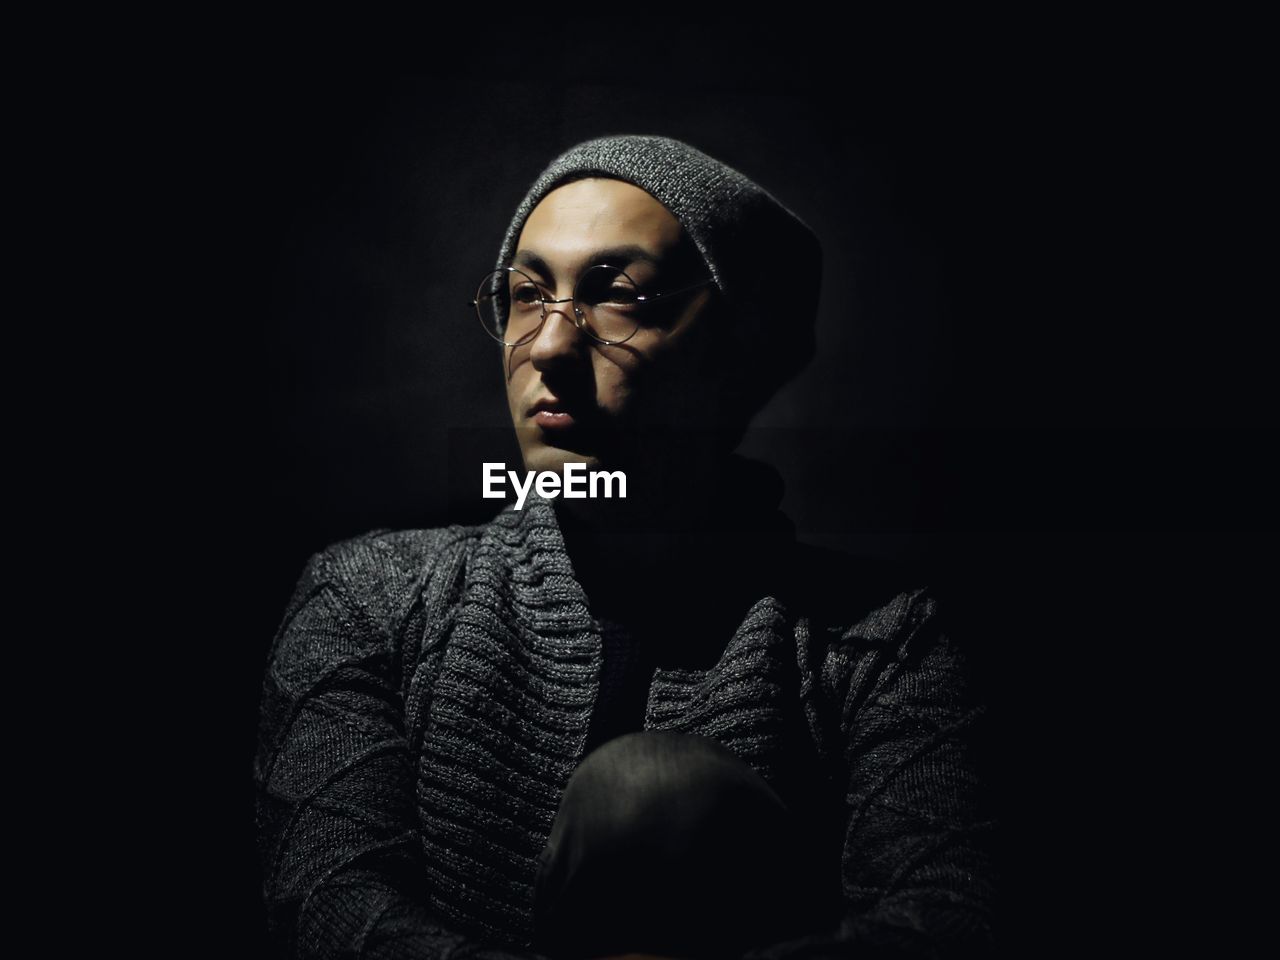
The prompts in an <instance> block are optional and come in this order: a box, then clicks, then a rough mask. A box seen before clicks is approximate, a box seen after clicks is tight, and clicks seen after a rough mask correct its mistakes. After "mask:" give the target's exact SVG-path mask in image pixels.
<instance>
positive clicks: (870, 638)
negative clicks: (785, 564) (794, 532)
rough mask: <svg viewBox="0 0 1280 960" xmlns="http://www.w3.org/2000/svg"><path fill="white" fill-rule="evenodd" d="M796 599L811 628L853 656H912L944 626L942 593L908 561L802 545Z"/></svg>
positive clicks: (795, 557)
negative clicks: (885, 652) (874, 652)
mask: <svg viewBox="0 0 1280 960" xmlns="http://www.w3.org/2000/svg"><path fill="white" fill-rule="evenodd" d="M791 571H792V574H793V584H794V586H793V587H792V590H793V593H792V595H793V597H794V599H795V601H796V602H797V604H798V609H799V612H800V613H802V614H803V615H805V616H807V617H808V618H809V621H810V628H811V629H812V630H814V631H815V634H816V635H820V636H821V637H822V639H823V640H824V641H825V644H826V645H827V646H829V647H835V648H841V649H844V650H846V651H847V652H849V653H854V652H856V651H857V650H858V649H863V650H869V649H877V648H878V649H885V648H890V649H894V650H895V651H897V653H898V654H899V655H900V656H906V655H907V654H908V652H909V648H910V647H912V646H917V647H918V646H920V645H921V643H922V641H921V640H920V639H918V638H921V637H923V636H924V635H926V634H928V633H931V632H934V631H930V630H926V629H925V628H926V627H929V626H938V625H940V623H941V620H940V611H939V607H938V594H937V591H936V589H935V588H934V586H933V584H931V583H930V582H929V581H928V577H927V575H926V574H925V573H924V571H923V570H922V569H921V568H920V567H919V566H918V565H916V564H913V563H912V562H910V561H905V560H895V559H885V558H879V557H876V558H872V557H860V556H855V555H853V554H849V553H845V552H844V551H841V550H835V549H832V548H829V547H820V546H815V545H813V544H807V543H802V542H798V541H797V542H796V543H795V545H794V550H793V553H792V558H791Z"/></svg>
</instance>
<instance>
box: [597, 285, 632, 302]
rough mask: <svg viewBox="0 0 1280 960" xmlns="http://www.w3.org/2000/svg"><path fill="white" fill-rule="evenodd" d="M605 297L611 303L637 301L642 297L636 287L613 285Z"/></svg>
mask: <svg viewBox="0 0 1280 960" xmlns="http://www.w3.org/2000/svg"><path fill="white" fill-rule="evenodd" d="M605 299H606V300H608V301H609V302H610V303H635V302H636V301H637V300H638V299H640V294H639V291H638V290H636V288H635V287H631V286H613V287H610V288H609V290H608V292H607V293H606V295H605Z"/></svg>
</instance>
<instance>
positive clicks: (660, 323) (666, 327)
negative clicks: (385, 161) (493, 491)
mask: <svg viewBox="0 0 1280 960" xmlns="http://www.w3.org/2000/svg"><path fill="white" fill-rule="evenodd" d="M600 263H606V264H609V265H611V266H614V267H620V268H621V269H622V270H625V271H626V274H627V276H629V277H630V278H631V280H632V281H634V283H635V286H636V287H637V288H638V291H639V293H641V294H657V293H667V292H669V291H673V290H677V289H679V288H684V287H688V286H689V285H691V284H694V283H696V282H697V281H699V280H703V279H706V278H707V277H708V272H707V269H706V265H705V264H704V263H703V262H702V260H701V258H700V257H699V256H698V253H697V250H696V248H695V247H694V245H693V244H692V242H691V241H690V240H689V239H688V237H687V235H685V233H684V231H683V228H682V227H681V225H680V222H679V221H678V220H677V219H676V218H675V217H674V216H673V215H672V214H671V212H670V211H668V210H667V209H666V208H665V207H664V206H662V204H660V203H659V202H658V201H657V200H655V199H654V198H653V197H652V196H650V195H649V194H648V193H646V192H645V191H643V190H641V189H640V188H639V187H636V186H634V185H632V184H629V183H624V182H622V181H620V180H611V179H605V178H593V179H587V180H576V181H574V182H572V183H568V184H565V185H564V186H561V187H558V188H556V189H555V190H553V191H551V192H550V193H548V194H547V195H546V197H544V198H543V199H542V201H541V202H540V203H539V204H538V205H537V206H536V207H534V209H533V211H532V213H531V214H530V215H529V218H528V220H527V221H526V222H525V224H524V229H523V230H522V231H521V233H520V237H519V240H518V242H517V246H516V253H515V256H514V258H513V261H512V265H513V266H515V267H518V268H519V269H520V270H521V271H522V272H523V273H524V274H527V275H528V276H529V277H530V278H532V279H533V281H534V282H535V283H536V284H537V285H538V286H539V287H541V288H542V293H543V296H544V297H545V298H546V299H548V300H550V299H562V298H564V299H567V298H569V297H572V296H573V295H574V290H575V285H576V284H577V282H578V279H579V278H580V277H581V275H582V274H583V273H584V272H585V271H587V270H588V269H590V268H591V267H592V266H594V265H596V264H600ZM598 276H599V273H593V274H592V277H591V279H595V278H596V277H598ZM620 282H621V283H625V280H622V281H620ZM713 289H714V288H713V287H711V286H709V285H706V286H700V287H697V288H696V289H693V290H690V291H688V292H685V293H680V294H677V295H675V296H672V297H670V298H669V299H666V298H660V301H659V303H657V304H654V305H652V306H645V307H643V309H642V310H641V311H640V312H639V313H638V314H637V316H638V327H637V328H636V330H635V332H634V334H633V335H631V336H630V338H629V339H627V340H626V342H624V343H620V344H602V343H599V342H597V341H595V340H593V339H592V338H591V337H590V336H588V335H587V333H586V332H585V331H583V330H582V329H580V328H579V327H578V326H577V325H576V324H575V322H574V319H575V317H574V304H572V303H570V302H565V303H560V304H549V305H548V306H547V307H546V310H547V317H546V320H545V321H544V322H543V323H542V327H541V329H539V330H538V332H537V334H536V336H534V337H533V338H532V339H531V340H529V341H528V342H525V343H522V344H520V345H519V346H515V347H504V348H503V363H504V369H505V372H506V374H507V401H508V404H509V406H510V409H511V419H512V422H513V423H514V425H515V428H516V433H517V435H518V437H519V441H520V450H521V453H522V455H523V457H524V462H525V467H526V469H529V470H553V471H556V472H559V471H560V468H561V466H562V465H563V464H564V463H566V462H576V463H585V464H586V465H587V469H589V470H590V469H596V468H609V469H616V468H626V467H628V466H631V465H633V464H634V463H635V462H636V458H637V457H638V456H639V455H640V453H639V451H640V450H641V439H642V438H643V442H644V447H643V449H645V450H646V451H647V452H648V453H649V454H652V453H654V452H657V453H659V454H661V452H662V450H663V449H665V438H672V439H674V438H675V437H676V436H678V435H682V434H683V435H685V436H688V435H689V434H691V433H694V432H696V431H698V430H700V429H702V428H705V427H707V426H709V425H711V424H712V423H713V422H714V420H715V418H716V416H717V414H718V411H719V402H720V386H721V383H722V381H723V378H724V371H723V370H722V369H721V365H720V363H718V361H719V359H720V354H719V353H718V352H717V350H716V343H715V337H714V336H713V333H714V331H713V330H712V328H711V323H710V321H711V319H712V317H711V306H712V304H711V300H712V296H713ZM540 407H541V409H539V408H540ZM655 441H656V443H657V446H656V447H655V446H654V443H655Z"/></svg>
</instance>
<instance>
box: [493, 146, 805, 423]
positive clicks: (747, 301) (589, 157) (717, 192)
mask: <svg viewBox="0 0 1280 960" xmlns="http://www.w3.org/2000/svg"><path fill="white" fill-rule="evenodd" d="M592 176H603V177H612V178H614V179H617V180H625V181H626V182H628V183H632V184H634V185H636V186H637V187H639V188H640V189H642V190H644V191H645V192H646V193H648V194H649V195H650V196H652V197H653V198H654V199H656V200H657V201H658V202H659V203H661V204H662V205H663V206H664V207H666V208H667V209H668V210H670V211H671V213H672V214H673V215H674V216H675V218H676V219H677V220H679V221H680V223H681V225H682V226H683V227H684V230H685V232H686V233H687V234H688V235H689V237H690V238H691V239H692V240H693V242H694V244H695V245H696V246H697V248H698V251H699V252H700V253H701V254H702V259H703V260H704V261H706V264H707V268H708V270H709V271H710V273H711V277H712V278H713V279H714V280H715V282H716V286H717V287H718V288H719V290H720V292H721V293H722V294H723V295H724V299H725V301H726V302H727V304H728V305H729V314H730V318H731V324H732V327H733V330H734V333H735V334H736V339H737V341H738V345H739V349H740V350H741V353H742V356H741V357H740V359H742V360H746V361H747V367H748V368H749V372H747V373H746V376H744V378H743V380H744V382H743V385H742V390H743V393H744V396H745V398H746V401H747V404H748V407H749V413H754V412H755V410H756V409H758V408H759V407H760V406H762V405H763V404H764V402H765V401H767V400H768V398H769V397H770V396H771V395H772V394H773V392H774V391H775V390H776V389H777V388H778V387H779V386H781V385H782V384H783V383H785V382H786V381H787V380H788V379H790V378H791V377H792V376H794V375H795V374H796V373H797V372H799V371H800V370H801V369H802V368H803V367H804V365H805V364H806V363H808V362H809V359H810V358H811V357H812V356H813V348H814V336H813V328H814V319H815V317H816V314H817V308H818V294H819V288H820V286H821V282H822V247H821V245H820V244H819V242H818V238H817V236H815V235H814V232H813V231H812V230H811V229H810V228H809V227H808V226H807V225H806V224H805V223H804V221H802V220H801V219H800V218H799V217H797V216H796V215H795V214H794V213H792V212H791V211H790V210H788V209H787V208H786V207H784V206H783V205H782V204H781V203H779V202H778V200H777V199H775V198H774V197H773V196H772V195H771V194H769V193H768V192H767V191H766V190H764V188H762V187H760V186H759V185H758V184H756V183H754V182H752V181H751V180H750V179H748V178H747V177H745V176H744V175H743V174H741V173H739V172H738V171H737V170H735V169H733V168H732V167H730V166H728V165H726V164H724V163H721V162H720V161H719V160H716V159H715V158H713V157H709V156H707V155H706V154H705V153H703V152H702V151H700V150H697V149H695V148H693V147H691V146H689V145H688V144H687V143H682V142H681V141H679V140H673V139H671V138H669V137H658V136H639V135H619V136H607V137H598V138H596V139H594V140H588V141H585V142H584V143H579V144H578V145H577V146H574V147H570V148H569V149H568V150H566V151H565V152H564V153H562V154H561V155H560V156H559V157H557V158H556V159H555V160H553V161H552V162H551V165H550V166H548V167H547V168H546V170H544V171H543V172H542V173H541V175H539V177H538V179H537V180H535V181H534V184H533V186H532V187H530V188H529V192H528V193H527V194H526V195H525V197H524V199H523V200H522V201H521V202H520V206H519V207H518V208H517V209H516V213H515V216H514V217H513V218H512V220H511V224H510V226H508V227H507V233H506V236H505V237H504V238H503V240H502V251H501V253H500V254H499V256H498V266H499V267H506V266H510V264H511V258H512V257H513V256H514V255H515V249H516V241H517V239H518V238H519V236H520V231H521V230H522V229H523V228H524V223H525V220H527V219H528V217H529V214H530V213H531V212H532V211H533V208H534V207H535V206H537V204H538V202H539V201H540V200H541V199H542V198H543V197H544V196H546V195H547V194H548V193H549V192H551V190H552V189H553V188H555V187H558V186H561V185H562V184H565V183H568V182H569V181H571V180H580V179H583V178H586V177H592Z"/></svg>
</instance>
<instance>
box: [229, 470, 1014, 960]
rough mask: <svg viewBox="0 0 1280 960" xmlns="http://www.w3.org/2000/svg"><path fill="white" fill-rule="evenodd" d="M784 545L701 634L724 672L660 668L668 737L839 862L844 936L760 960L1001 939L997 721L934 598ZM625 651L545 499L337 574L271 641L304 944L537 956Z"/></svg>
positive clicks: (274, 896)
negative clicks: (578, 777) (610, 661)
mask: <svg viewBox="0 0 1280 960" xmlns="http://www.w3.org/2000/svg"><path fill="white" fill-rule="evenodd" d="M771 551H772V552H773V553H774V554H775V556H774V560H775V561H776V562H772V563H768V564H765V565H764V566H763V567H760V569H761V571H762V572H761V574H760V577H759V578H758V579H759V585H757V583H756V581H755V580H752V581H751V589H753V590H755V591H756V594H758V595H756V596H755V598H754V601H751V602H749V603H747V604H746V605H745V608H744V610H743V611H742V612H741V613H737V612H735V613H734V615H733V618H732V619H733V621H735V622H736V627H734V628H732V629H729V630H726V631H724V633H723V636H713V637H711V640H712V645H711V646H710V647H709V648H708V647H707V645H706V639H707V638H706V636H705V634H706V633H707V631H708V629H711V628H708V627H706V626H705V625H704V624H703V623H702V622H701V621H698V623H699V626H698V628H697V629H698V631H700V632H701V633H702V634H704V636H703V637H702V639H701V641H699V642H701V643H702V645H703V649H704V651H705V650H707V649H709V650H710V656H706V657H704V659H703V660H701V661H698V660H696V659H695V660H693V661H686V662H679V661H677V660H672V661H670V663H671V665H666V666H658V667H656V668H654V669H653V673H652V679H651V682H650V684H649V691H648V701H647V707H646V708H645V712H644V718H643V722H644V727H645V728H647V729H672V730H681V731H688V732H693V733H699V734H703V735H706V736H708V737H712V738H714V739H716V740H718V741H720V742H721V743H723V744H724V745H725V746H727V747H728V748H729V749H730V750H732V751H733V752H734V753H736V754H737V755H738V756H739V757H741V758H742V759H743V760H745V761H746V762H747V763H749V764H750V765H751V766H752V767H753V768H754V769H755V770H756V771H758V772H759V773H760V775H761V776H762V777H763V778H764V779H765V780H766V781H768V782H769V783H770V785H771V786H773V787H774V789H775V790H776V791H777V792H778V793H779V795H780V796H781V797H782V798H783V799H784V800H785V801H786V802H787V803H788V804H789V805H791V806H792V807H793V808H794V809H796V810H797V812H798V813H800V815H801V818H802V819H803V821H804V822H806V823H807V824H809V825H810V827H811V829H812V831H813V835H814V839H815V840H816V841H817V842H818V843H821V844H825V847H824V849H826V850H828V851H829V861H828V862H827V864H826V865H825V866H823V867H821V869H825V870H827V871H828V875H829V883H830V886H831V889H832V891H833V894H834V895H837V896H838V897H839V898H840V899H841V902H842V916H843V919H842V921H841V922H840V923H839V925H838V926H837V927H833V928H832V929H830V930H821V931H814V934H813V936H811V937H808V938H806V939H804V940H803V941H791V942H789V943H787V944H772V945H768V944H762V945H761V946H760V949H759V950H758V951H754V952H753V953H752V954H751V956H752V957H756V956H758V957H761V958H764V957H783V956H799V955H801V954H803V955H804V956H806V957H815V956H851V957H852V956H868V955H870V954H869V953H868V950H869V948H871V947H872V946H873V945H875V946H876V947H879V948H881V949H883V950H885V951H886V952H887V953H889V954H892V955H897V952H898V951H901V952H903V953H904V954H910V955H915V954H916V952H917V951H918V952H920V953H921V955H930V956H932V955H935V953H943V954H945V953H946V952H947V951H946V948H947V947H956V948H965V949H966V950H967V949H968V948H972V947H974V946H975V945H978V946H981V945H982V944H984V943H986V942H987V938H988V936H989V918H988V910H989V900H990V894H991V878H990V870H989V864H988V858H987V854H986V852H985V848H984V844H983V839H984V838H983V834H984V832H985V830H986V828H987V827H988V826H989V824H988V823H987V822H986V821H984V819H983V815H982V811H981V802H980V796H979V783H978V779H977V777H976V776H975V774H974V771H973V766H972V762H971V750H970V746H969V742H968V740H969V738H968V732H969V727H970V725H971V723H972V722H973V721H974V719H975V718H976V717H977V716H979V715H980V714H981V712H982V711H981V708H980V707H979V706H978V705H976V704H974V703H973V702H972V697H971V695H970V693H969V691H968V687H967V685H966V683H965V673H964V669H963V661H962V659H961V657H960V655H959V653H958V651H957V649H956V648H955V644H954V643H953V642H952V640H951V639H950V637H949V634H948V633H947V632H946V631H945V630H943V629H941V628H940V620H939V616H938V611H937V603H936V601H935V599H934V598H933V596H932V595H931V594H930V593H929V592H928V591H927V590H924V589H920V588H913V589H905V590H903V589H894V588H893V587H892V586H891V587H889V588H886V587H884V586H883V585H877V584H876V583H875V578H874V577H872V576H870V575H869V574H868V573H867V571H865V570H862V569H861V568H860V567H859V566H858V565H857V564H853V563H848V562H837V561H836V560H835V559H834V557H836V556H837V555H834V554H832V553H830V552H828V551H818V550H816V549H814V548H808V547H805V546H803V545H801V544H797V543H795V542H794V541H792V542H790V543H789V544H787V545H786V546H785V548H778V549H776V550H774V549H773V548H771ZM757 566H758V565H757ZM898 586H899V587H900V586H901V585H898ZM683 615H684V614H683V612H682V611H674V610H673V611H670V612H669V618H668V619H669V620H670V622H671V624H672V626H673V631H672V633H671V636H672V637H673V638H677V640H678V638H679V637H680V636H681V631H680V630H679V629H675V628H677V627H678V626H679V624H678V622H677V621H679V620H680V619H681V617H682V616H683ZM659 620H661V618H660V617H659ZM695 620H696V617H695ZM707 622H711V621H707ZM677 646H679V643H677V642H675V641H673V642H672V643H671V645H670V649H672V650H675V649H676V647H677ZM601 650H602V641H601V631H600V623H599V622H597V620H596V618H595V617H594V616H593V613H592V608H591V603H590V602H589V600H588V598H587V595H586V593H585V592H584V589H583V587H582V585H581V583H580V582H579V579H578V578H577V577H575V572H574V567H573V564H572V562H571V559H570V556H569V554H568V552H567V549H566V545H565V538H564V536H563V534H562V528H561V526H560V524H559V522H558V518H557V514H556V511H555V509H554V505H553V504H552V503H551V502H549V501H546V500H543V499H541V498H540V497H538V496H537V495H536V494H534V495H533V496H531V497H530V499H529V501H528V502H527V503H526V504H525V508H524V509H523V510H521V511H515V510H512V509H510V508H508V509H506V510H504V511H503V512H502V513H499V514H498V515H497V516H496V517H495V518H494V519H492V520H491V521H489V522H487V523H484V524H479V525H475V526H450V527H445V528H438V529H431V530H412V531H402V532H375V533H371V534H368V535H365V536H362V537H357V538H355V539H352V540H349V541H346V542H343V543H339V544H336V545H334V546H331V547H329V548H328V549H326V550H324V551H322V552H320V553H318V554H317V555H315V556H313V557H312V558H311V560H310V561H309V563H308V564H307V566H306V569H305V571H304V573H303V575H302V577H301V579H300V581H299V582H298V585H297V587H296V590H295V592H294V595H293V597H292V599H291V601H290V603H289V606H288V609H287V611H286V614H285V617H284V620H283V622H282V624H281V626H280V629H279V631H278V632H277V634H276V637H275V640H274V642H273V644H272V647H271V651H270V655H269V662H268V665H267V670H266V674H265V682H264V689H263V700H262V708H261V722H260V741H259V748H258V752H257V756H256V758H255V762H254V768H253V772H254V777H255V781H256V784H257V788H258V830H259V846H260V850H261V854H262V857H263V877H264V883H263V893H264V897H265V902H266V904H267V908H268V919H269V925H270V928H271V930H272V932H273V935H274V936H275V937H277V938H278V940H279V941H280V943H281V944H282V946H283V948H284V950H285V951H286V952H288V953H289V954H290V955H293V954H296V955H298V956H305V957H337V956H344V957H347V956H360V957H397V958H399V957H403V958H409V957H413V958H417V960H427V958H445V957H463V956H466V957H473V956H484V957H530V956H536V954H534V953H533V952H532V951H531V950H530V948H529V944H530V941H531V935H532V896H533V882H534V876H535V871H536V866H537V857H538V854H539V852H540V851H541V850H542V847H543V845H544V844H545V843H546V840H547V837H548V835H549V833H550V830H551V826H552V822H553V820H554V818H555V814H556V810H557V807H558V803H559V799H560V796H561V792H562V791H563V789H564V787H565V784H566V782H567V781H568V779H569V776H570V774H571V773H572V772H573V770H574V768H575V766H576V765H577V764H578V762H579V761H580V760H581V759H582V757H583V755H584V753H585V750H586V747H587V746H588V735H589V731H590V728H591V721H592V716H593V705H594V703H595V700H596V697H597V694H598V692H599V685H600V676H601V665H602V654H601ZM659 662H662V661H659ZM690 663H692V665H690ZM743 842H744V843H749V842H750V837H744V838H743ZM836 891H838V894H836ZM872 953H873V954H874V955H880V954H878V953H874V951H872Z"/></svg>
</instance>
